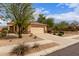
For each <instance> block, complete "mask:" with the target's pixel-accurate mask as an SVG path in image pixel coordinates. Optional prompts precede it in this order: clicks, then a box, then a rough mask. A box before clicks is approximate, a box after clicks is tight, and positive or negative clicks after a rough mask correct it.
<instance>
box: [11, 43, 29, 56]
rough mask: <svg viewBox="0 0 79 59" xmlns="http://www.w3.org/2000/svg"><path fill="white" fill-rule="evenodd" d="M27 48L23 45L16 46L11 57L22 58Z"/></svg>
mask: <svg viewBox="0 0 79 59" xmlns="http://www.w3.org/2000/svg"><path fill="white" fill-rule="evenodd" d="M28 50H29V48H28V46H25V45H22V44H21V45H19V46H16V47H14V48H13V50H12V52H11V54H12V55H14V54H15V55H17V56H23V55H25V52H26V51H27V52H28Z"/></svg>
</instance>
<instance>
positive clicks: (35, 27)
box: [7, 22, 47, 33]
mask: <svg viewBox="0 0 79 59" xmlns="http://www.w3.org/2000/svg"><path fill="white" fill-rule="evenodd" d="M7 25H8V30H9V32H12V33H13V32H16V31H18V28H17V27H15V26H14V24H13V23H12V22H9V23H7ZM27 32H28V33H46V32H47V25H46V24H42V23H38V22H31V23H30V25H29V26H28V29H27ZM24 33H25V32H24Z"/></svg>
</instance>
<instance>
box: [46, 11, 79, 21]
mask: <svg viewBox="0 0 79 59" xmlns="http://www.w3.org/2000/svg"><path fill="white" fill-rule="evenodd" d="M47 18H54V19H55V22H61V21H67V22H71V21H78V22H79V15H78V14H76V13H74V12H68V13H62V14H51V15H48V16H47Z"/></svg>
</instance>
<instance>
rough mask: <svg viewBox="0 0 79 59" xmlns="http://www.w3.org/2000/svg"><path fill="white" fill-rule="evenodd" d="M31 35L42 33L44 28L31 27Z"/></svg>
mask: <svg viewBox="0 0 79 59" xmlns="http://www.w3.org/2000/svg"><path fill="white" fill-rule="evenodd" d="M31 33H44V28H37V27H32V28H31Z"/></svg>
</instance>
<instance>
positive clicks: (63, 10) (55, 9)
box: [33, 3, 73, 14]
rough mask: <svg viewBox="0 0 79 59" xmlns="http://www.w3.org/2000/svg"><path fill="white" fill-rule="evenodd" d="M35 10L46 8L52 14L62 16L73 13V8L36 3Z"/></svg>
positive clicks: (55, 4) (57, 4)
mask: <svg viewBox="0 0 79 59" xmlns="http://www.w3.org/2000/svg"><path fill="white" fill-rule="evenodd" d="M33 7H34V8H44V9H45V10H48V11H49V12H51V13H52V14H60V13H66V12H70V11H73V8H69V7H68V6H67V5H60V6H59V3H36V4H33Z"/></svg>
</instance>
